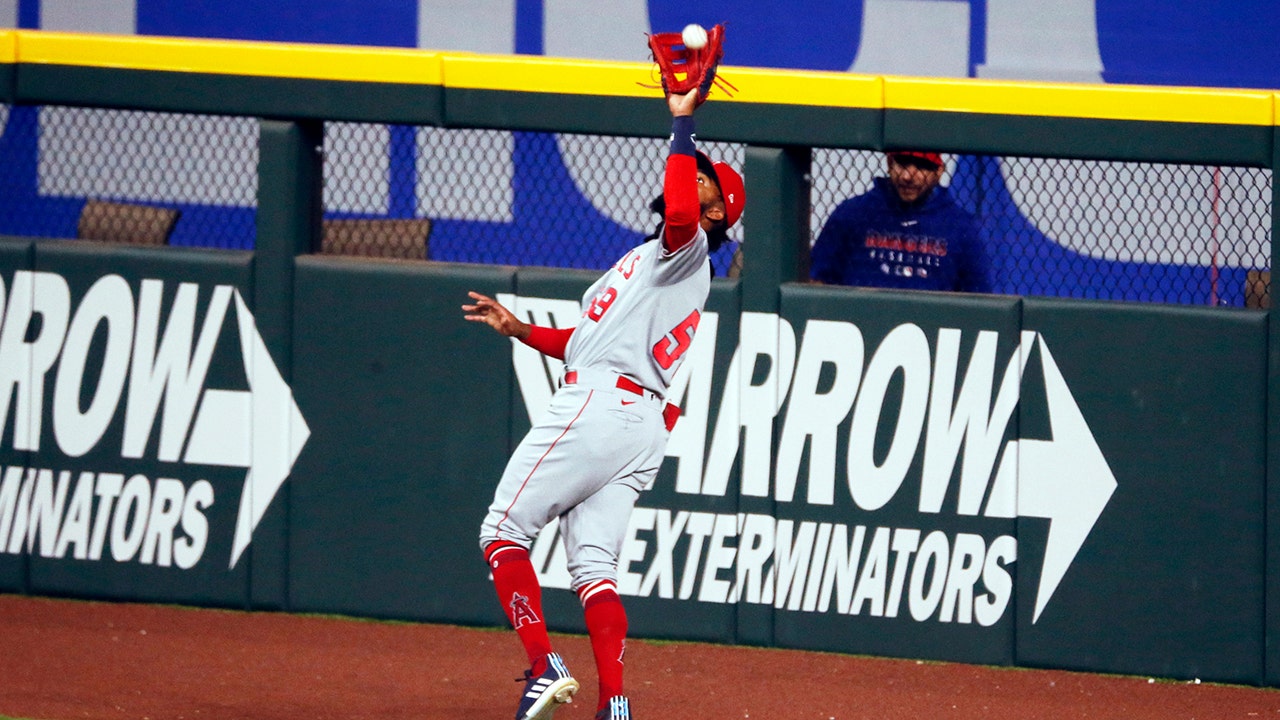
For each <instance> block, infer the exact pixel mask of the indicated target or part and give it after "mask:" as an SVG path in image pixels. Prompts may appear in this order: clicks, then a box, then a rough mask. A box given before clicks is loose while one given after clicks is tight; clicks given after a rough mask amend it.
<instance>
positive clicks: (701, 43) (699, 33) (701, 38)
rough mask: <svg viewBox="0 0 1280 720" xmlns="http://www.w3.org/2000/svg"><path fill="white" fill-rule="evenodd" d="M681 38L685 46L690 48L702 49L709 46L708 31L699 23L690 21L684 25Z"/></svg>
mask: <svg viewBox="0 0 1280 720" xmlns="http://www.w3.org/2000/svg"><path fill="white" fill-rule="evenodd" d="M680 39H682V40H684V46H685V47H687V48H689V49H690V50H701V49H702V48H704V47H706V46H707V31H706V30H705V29H703V27H702V26H701V25H699V24H697V23H690V24H688V25H685V26H684V32H682V33H680Z"/></svg>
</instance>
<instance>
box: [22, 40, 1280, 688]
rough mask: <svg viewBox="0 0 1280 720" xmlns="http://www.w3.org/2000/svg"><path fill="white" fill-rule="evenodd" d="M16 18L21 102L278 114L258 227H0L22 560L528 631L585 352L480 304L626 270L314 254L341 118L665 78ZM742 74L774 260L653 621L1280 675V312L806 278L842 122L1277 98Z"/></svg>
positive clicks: (525, 111) (565, 123) (1143, 133)
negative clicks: (322, 186) (511, 530)
mask: <svg viewBox="0 0 1280 720" xmlns="http://www.w3.org/2000/svg"><path fill="white" fill-rule="evenodd" d="M0 40H2V41H0V100H3V101H5V102H9V103H14V104H18V105H21V104H37V103H53V104H74V105H86V106H94V107H134V108H145V109H162V110H167V111H177V112H216V113H221V114H231V115H245V116H250V117H256V118H260V121H259V122H260V146H259V163H260V164H259V174H258V196H257V197H258V202H257V210H256V216H255V217H256V223H257V227H256V232H257V241H256V249H255V250H254V251H252V252H249V251H243V252H242V251H214V250H202V249H194V248H174V247H170V248H156V249H141V248H126V247H118V246H108V245H100V244H95V243H89V242H68V241H63V240H30V239H18V238H12V239H5V240H2V241H0V291H2V292H0V317H2V318H3V324H2V325H0V402H3V412H0V420H2V421H3V423H4V425H3V430H2V432H0V468H3V470H2V471H0V590H4V591H10V592H22V593H31V594H42V595H58V596H72V597H92V598H105V599H123V600H143V601H155V602H177V603H188V604H195V605H210V606H219V607H248V608H257V609H271V610H284V611H297V612H336V613H346V614H352V615H361V616H370V617H380V618H399V619H411V620H425V621H438V622H457V623H464V624H476V625H500V624H502V622H503V620H502V615H501V611H500V609H499V608H498V606H497V603H496V602H495V601H494V600H493V599H492V597H491V590H490V586H489V581H488V579H487V577H486V573H485V569H484V566H483V564H482V563H480V562H479V549H478V547H477V545H476V539H475V538H476V534H477V528H478V523H479V521H480V518H481V515H482V513H483V511H484V508H485V506H486V504H487V501H488V499H489V496H490V494H491V492H492V487H493V484H494V483H495V482H496V479H497V477H498V475H499V473H500V472H501V469H502V466H503V464H504V462H505V459H506V455H507V453H508V452H509V451H510V449H511V447H512V446H513V445H514V443H515V442H516V441H518V439H519V438H520V437H521V435H522V434H523V432H524V431H525V430H526V429H527V427H528V426H529V418H530V416H531V415H534V414H536V413H537V412H538V410H539V409H540V408H541V407H542V406H543V405H545V403H546V402H547V401H548V399H549V397H550V394H551V392H552V388H553V382H554V379H555V377H556V375H557V372H558V370H559V368H558V367H557V366H556V365H557V363H555V362H554V361H549V360H547V359H545V358H541V357H540V356H538V355H537V354H536V353H534V352H532V351H530V350H528V349H526V348H524V347H523V346H520V345H515V344H512V343H511V342H510V341H507V340H504V339H502V338H499V337H497V336H495V335H493V334H492V333H489V332H485V331H484V330H483V329H481V328H476V327H474V326H472V325H470V324H468V323H465V322H464V321H462V320H461V317H460V311H459V308H458V306H459V305H460V304H461V303H462V302H463V301H464V299H465V292H466V291H467V290H469V289H478V290H482V291H485V292H487V293H490V294H497V295H499V297H501V298H503V299H505V300H506V301H508V302H509V303H511V304H512V306H513V307H515V308H516V309H517V310H518V311H520V312H522V313H526V314H527V316H528V317H530V318H532V319H534V320H536V321H539V322H544V323H545V322H555V324H557V325H561V326H564V325H567V324H572V323H573V322H575V320H576V317H577V315H578V310H577V298H578V297H579V296H580V294H581V293H582V291H583V290H584V289H585V288H586V287H587V285H588V284H589V283H590V281H591V280H592V279H593V276H594V273H589V272H580V271H560V270H548V269H540V268H525V267H508V266H496V265H491V266H481V265H461V264H444V263H427V262H385V261H374V260H357V259H353V258H337V257H322V256H318V255H313V254H311V252H310V249H311V248H313V247H315V241H314V239H315V238H316V237H317V232H318V218H319V212H318V208H319V183H318V182H317V178H318V173H319V166H320V158H319V157H318V154H317V153H316V151H315V150H316V147H317V145H316V141H317V138H319V137H321V132H320V130H321V125H320V122H321V121H325V120H339V119H359V120H363V121H387V122H409V123H423V124H437V125H442V126H447V127H494V128H508V129H538V130H552V131H560V132H587V133H599V134H622V135H634V136H649V137H661V136H662V135H664V134H665V133H666V131H667V126H668V124H669V123H668V121H667V120H666V118H665V111H664V109H663V107H662V104H661V102H660V101H658V100H656V99H655V98H653V97H652V96H651V95H649V94H646V93H647V91H644V90H643V89H642V88H638V87H637V86H635V84H634V82H632V79H633V78H632V75H634V74H635V73H638V72H646V73H647V69H646V68H643V67H642V66H627V65H620V64H609V63H585V62H576V61H574V62H570V61H553V60H545V59H522V58H513V57H497V56H477V55H468V56H449V55H433V54H430V53H412V52H403V51H396V52H387V53H380V52H378V51H368V52H367V53H361V52H354V51H349V50H343V51H341V52H339V51H337V50H334V49H327V48H307V47H303V46H267V45H258V44H239V43H190V44H185V43H172V42H169V43H159V42H152V41H149V40H147V39H145V38H135V39H113V38H98V39H95V40H93V41H87V40H84V39H83V38H74V37H71V36H56V35H42V34H39V33H27V32H23V33H7V34H0ZM6 48H8V50H6ZM353 52H354V54H349V53H353ZM5 53H7V54H5ZM6 59H8V60H9V62H4V60H6ZM233 60H234V63H233V62H232V61H233ZM227 68H231V70H230V71H228V70H227ZM432 68H434V70H433V69H432ZM733 72H734V79H735V84H737V85H738V86H739V88H740V89H741V92H740V93H739V95H738V96H736V97H735V98H734V99H733V100H727V101H723V102H712V103H710V104H708V105H707V106H706V107H705V108H704V112H703V115H704V116H705V117H704V118H703V119H701V120H700V124H699V129H700V135H701V136H703V137H706V138H708V139H716V140H728V141H734V142H743V143H747V144H748V146H749V147H748V148H747V151H746V155H745V163H744V175H745V177H746V178H747V182H748V185H749V186H750V188H751V192H752V201H751V203H750V204H749V205H748V207H747V211H746V213H747V214H746V216H745V219H744V225H745V227H746V228H747V233H748V236H749V240H750V242H749V246H750V250H751V254H750V256H749V259H748V262H747V265H746V268H745V270H744V272H743V276H742V278H741V279H740V280H732V281H730V280H722V279H718V280H716V281H714V283H713V289H712V295H711V298H710V300H709V302H708V308H707V310H708V312H707V314H706V318H705V320H704V323H703V325H702V326H701V332H700V333H699V335H698V340H697V342H696V343H695V346H694V348H693V349H692V350H691V351H690V356H689V360H688V362H686V365H685V367H686V369H685V371H684V372H683V374H682V376H681V378H680V379H679V380H678V382H677V386H676V387H675V388H674V389H673V395H674V396H675V397H676V398H677V399H679V400H680V401H681V404H682V405H683V407H684V408H685V416H684V417H683V418H682V419H681V421H680V423H679V424H678V425H677V427H676V430H675V431H674V433H673V435H672V438H671V443H670V446H669V448H668V461H667V464H666V465H665V466H664V469H663V472H662V474H661V476H660V478H659V480H658V482H657V485H656V487H655V488H654V489H653V490H652V491H651V492H649V493H647V494H646V495H644V496H642V498H641V502H640V507H639V508H638V509H637V511H636V513H635V514H634V515H633V518H632V522H631V528H630V533H629V539H628V541H627V544H626V548H625V550H624V555H625V557H624V562H623V567H622V569H621V576H620V588H621V590H622V592H623V593H624V594H626V595H627V596H628V599H627V602H628V607H629V611H630V615H631V627H632V629H633V632H634V634H635V635H637V636H641V637H663V638H681V639H698V640H710V641H714V642H724V643H745V644H755V645H775V646H784V647H799V648H812V649H822V650H835V651H840V652H851V653H865V654H876V655H887V656H900V657H916V658H927V659H939V660H957V661H965V662H980V663H989V664H1000V665H1019V666H1035V667H1059V668H1070V669H1082V670H1094V671H1104V672H1121V673H1135V674H1146V675H1156V676H1162V677H1175V678H1193V677H1196V678H1201V679H1206V680H1217V681H1226V682H1239V683H1250V684H1267V685H1276V684H1280V655H1277V651H1276V649H1275V647H1274V637H1275V630H1276V628H1277V607H1278V606H1277V599H1280V586H1278V585H1277V584H1276V583H1277V576H1278V575H1280V568H1277V567H1276V566H1275V561H1274V559H1271V558H1269V557H1268V553H1267V552H1266V549H1267V547H1268V546H1269V545H1271V546H1274V543H1275V540H1276V538H1275V537H1274V534H1275V533H1276V532H1278V531H1277V530H1276V529H1275V528H1277V527H1280V523H1275V522H1272V523H1270V524H1268V523H1267V517H1268V514H1269V513H1272V512H1274V509H1275V508H1278V507H1280V504H1278V501H1277V498H1276V497H1275V493H1276V492H1277V490H1276V488H1277V486H1278V484H1277V481H1276V480H1275V479H1274V474H1275V469H1276V468H1280V457H1274V456H1273V451H1272V449H1273V448H1275V447H1276V444H1275V443H1273V442H1271V438H1272V437H1274V436H1275V432H1276V431H1275V428H1276V427H1277V419H1276V417H1277V413H1276V411H1275V410H1274V409H1273V408H1276V407H1278V406H1280V404H1278V403H1277V402H1275V401H1274V400H1275V399H1274V398H1273V397H1272V393H1273V390H1272V389H1273V388H1276V387H1278V384H1277V383H1276V382H1275V378H1276V377H1277V373H1278V372H1280V368H1278V367H1277V365H1276V363H1277V360H1278V359H1280V352H1278V350H1277V347H1276V342H1277V341H1276V339H1275V338H1276V337H1277V336H1278V335H1277V333H1274V332H1271V324H1272V322H1273V320H1272V317H1271V313H1269V312H1266V311H1245V310H1241V309H1233V308H1192V307H1173V306H1163V305H1139V304H1127V303H1099V302H1089V301H1083V300H1058V299H1044V298H1031V297H1028V298H1022V297H1012V296H964V295H954V294H946V293H936V294H919V293H914V294H913V293H894V292H883V291H872V290H859V289H852V288H829V287H815V286H810V285H806V284H802V283H799V282H796V280H797V279H798V278H800V277H801V276H802V272H801V269H802V268H803V266H804V253H805V242H804V239H805V238H807V226H808V214H807V197H808V195H807V187H806V185H805V175H806V171H807V169H808V162H809V157H810V155H809V148H810V147H811V146H813V145H822V146H841V147H858V148H868V149H885V148H891V147H900V146H907V145H916V144H918V145H930V146H935V147H939V148H940V149H942V150H945V151H949V152H982V153H1007V154H1034V155H1043V156H1053V157H1079V158H1096V159H1115V160H1141V161H1150V162H1162V161H1169V162H1175V161H1176V162H1203V163H1228V164H1237V165H1245V166H1250V167H1270V168H1272V169H1273V170H1274V168H1275V167H1277V166H1278V165H1280V161H1277V159H1276V157H1275V154H1274V140H1273V138H1274V134H1275V131H1274V126H1275V123H1274V115H1275V114H1274V110H1273V108H1274V103H1275V98H1274V96H1273V94H1272V93H1269V92H1244V91H1215V90H1211V89H1194V90H1193V89H1156V88H1137V87H1127V88H1126V87H1114V86H1109V87H1087V88H1086V87H1083V86H1051V85H1020V84H1016V83H989V82H980V81H956V82H948V83H940V82H939V81H920V80H911V79H900V78H887V77H886V78H881V77H862V76H850V75H847V74H831V75H824V74H821V73H785V72H781V71H778V72H766V71H759V70H752V69H747V68H735V69H734V70H733ZM273 73H275V74H273ZM388 79H389V80H390V82H388V81H387V80H388ZM825 103H838V104H825ZM1272 217H1273V218H1274V217H1275V213H1274V212H1273V213H1272ZM1273 222H1274V219H1273ZM534 557H535V559H536V561H537V562H538V564H539V570H540V572H542V574H543V578H544V580H545V582H546V584H547V585H548V587H549V588H550V589H549V590H548V592H547V597H546V604H547V610H548V614H549V616H550V618H551V620H552V622H553V626H554V627H555V628H557V629H561V630H576V631H580V630H582V624H581V619H580V613H579V611H578V610H577V603H576V600H575V598H574V596H573V595H572V593H570V592H569V591H568V590H567V589H566V588H567V578H566V577H565V575H564V570H563V562H562V558H561V557H560V553H559V551H558V543H556V542H555V535H554V528H553V529H551V530H549V531H548V532H547V533H544V536H543V537H541V538H540V539H539V541H538V543H537V545H536V546H535V547H534Z"/></svg>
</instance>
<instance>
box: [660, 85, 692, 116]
mask: <svg viewBox="0 0 1280 720" xmlns="http://www.w3.org/2000/svg"><path fill="white" fill-rule="evenodd" d="M667 107H668V108H670V110H671V117H684V116H687V115H692V114H693V111H694V110H695V109H696V108H697V107H698V88H694V89H692V90H690V91H689V92H687V93H685V94H683V95H676V94H674V93H673V94H671V95H668V96H667Z"/></svg>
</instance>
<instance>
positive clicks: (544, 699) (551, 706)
mask: <svg viewBox="0 0 1280 720" xmlns="http://www.w3.org/2000/svg"><path fill="white" fill-rule="evenodd" d="M519 680H524V683H525V684H524V695H522V696H521V697H520V708H519V709H518V710H516V720H551V716H552V715H553V714H555V711H556V708H558V707H560V706H561V705H564V704H565V703H571V702H573V694H574V693H576V692H578V681H577V680H574V679H573V676H572V675H570V674H569V668H567V667H565V664H564V658H562V657H560V655H559V654H558V653H548V654H547V669H546V670H544V671H543V672H542V674H541V675H538V676H536V677H535V676H534V674H533V671H532V670H525V671H524V677H523V678H519ZM624 717H627V716H624Z"/></svg>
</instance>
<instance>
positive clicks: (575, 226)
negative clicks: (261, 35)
mask: <svg viewBox="0 0 1280 720" xmlns="http://www.w3.org/2000/svg"><path fill="white" fill-rule="evenodd" d="M704 151H705V152H707V153H709V154H711V155H712V156H713V157H716V158H717V159H725V160H726V161H728V162H730V163H731V164H733V165H735V166H737V167H741V166H742V158H743V153H744V148H743V146H741V145H735V144H729V143H706V144H705V145H704ZM665 158H666V141H663V140H654V139H636V138H621V137H609V136H598V135H573V134H553V133H536V132H507V131H501V130H469V129H442V128H431V127H406V126H390V127H388V126H385V125H367V124H352V123H329V124H327V125H326V127H325V171H324V174H325V187H324V207H325V219H326V224H329V223H332V222H333V221H335V220H338V221H341V220H344V219H351V218H365V219H372V218H382V217H396V218H426V219H430V220H431V229H430V236H429V239H428V241H427V248H426V255H427V257H428V258H429V259H431V260H439V261H449V262H468V263H496V264H505V265H541V266H549V267H567V268H587V269H597V270H602V269H604V268H607V267H609V266H611V265H612V264H613V263H614V262H615V261H617V259H618V258H619V257H621V256H622V255H624V254H625V253H626V252H627V250H629V249H630V248H632V247H634V246H635V245H637V244H639V243H640V242H641V241H642V240H643V238H644V237H645V236H646V235H647V234H649V233H650V232H652V231H653V229H654V227H655V225H656V223H657V220H658V216H657V215H656V214H654V213H653V212H652V211H651V210H650V209H649V203H650V202H651V201H652V200H653V199H654V198H656V197H657V196H658V195H660V194H661V193H662V176H663V167H664V161H665ZM396 231H397V229H396V228H395V227H393V226H391V225H390V224H386V225H384V226H383V227H381V228H375V229H372V230H371V234H370V236H369V242H370V243H371V244H373V245H376V246H377V247H378V249H376V250H372V251H371V252H370V253H369V254H387V255H391V254H394V253H395V252H396V250H395V248H397V247H399V246H401V245H402V244H403V241H402V240H401V239H400V238H398V237H397V236H396ZM741 238H742V228H741V227H735V228H733V230H731V232H730V239H731V240H733V241H734V242H732V243H730V245H728V246H726V247H725V248H723V249H722V250H721V251H720V252H718V253H716V255H715V256H714V257H713V258H712V264H713V265H714V266H715V267H716V269H717V274H718V275H721V276H723V275H724V274H725V273H726V272H727V270H728V265H729V262H730V260H731V259H732V255H733V250H734V249H735V248H736V246H737V243H738V242H740V241H741ZM361 254H364V253H361Z"/></svg>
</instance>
